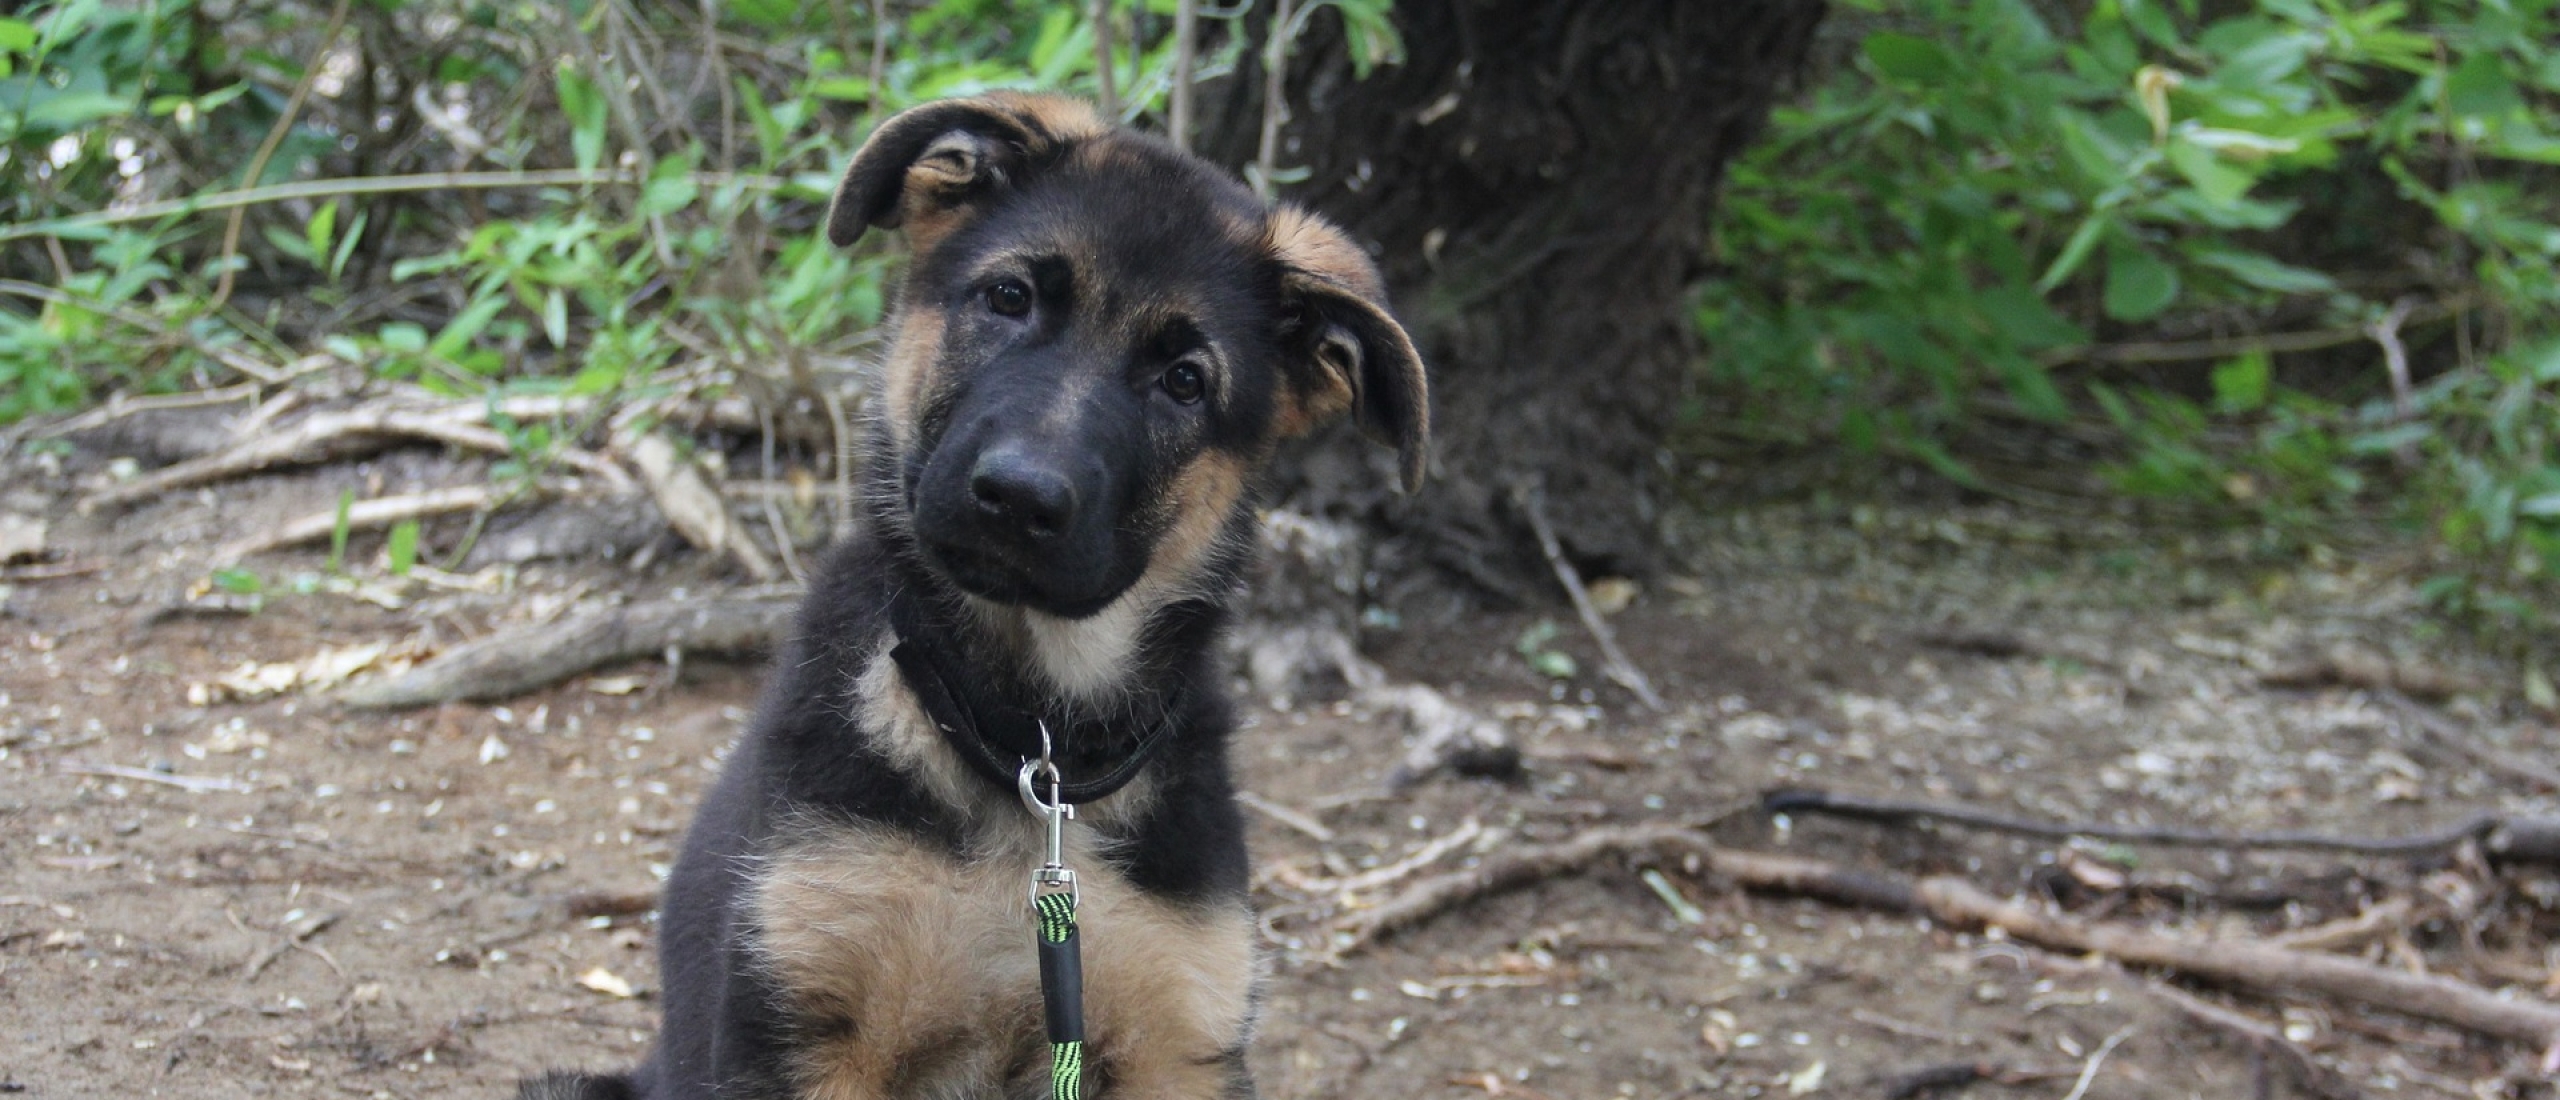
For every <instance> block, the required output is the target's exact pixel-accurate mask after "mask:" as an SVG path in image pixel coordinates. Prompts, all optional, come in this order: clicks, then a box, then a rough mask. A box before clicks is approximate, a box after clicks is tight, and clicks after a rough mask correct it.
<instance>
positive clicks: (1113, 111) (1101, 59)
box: [1085, 0, 1120, 119]
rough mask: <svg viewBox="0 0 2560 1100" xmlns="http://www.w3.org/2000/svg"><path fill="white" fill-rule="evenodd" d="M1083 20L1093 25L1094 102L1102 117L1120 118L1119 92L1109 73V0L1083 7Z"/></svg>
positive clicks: (1100, 0) (1098, 1)
mask: <svg viewBox="0 0 2560 1100" xmlns="http://www.w3.org/2000/svg"><path fill="white" fill-rule="evenodd" d="M1085 19H1086V21H1088V22H1090V23H1092V24H1093V81H1094V96H1093V98H1094V102H1095V105H1096V106H1098V107H1100V108H1101V109H1102V117H1104V118H1107V119H1117V118H1119V117H1120V91H1119V89H1118V88H1117V87H1116V86H1115V85H1114V83H1113V81H1112V75H1113V74H1112V72H1111V0H1092V2H1091V3H1089V4H1087V5H1085Z"/></svg>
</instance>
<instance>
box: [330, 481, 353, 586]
mask: <svg viewBox="0 0 2560 1100" xmlns="http://www.w3.org/2000/svg"><path fill="white" fill-rule="evenodd" d="M355 507H356V491H355V490H353V489H340V490H338V518H337V521H336V522H334V523H331V524H330V525H329V565H328V571H329V572H332V573H335V572H337V571H338V570H339V568H340V567H341V566H343V565H345V564H346V561H347V530H348V526H349V524H348V521H349V520H350V519H351V518H352V516H353V514H354V512H355Z"/></svg>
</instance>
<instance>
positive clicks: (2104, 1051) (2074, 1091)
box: [2062, 1028, 2133, 1100]
mask: <svg viewBox="0 0 2560 1100" xmlns="http://www.w3.org/2000/svg"><path fill="white" fill-rule="evenodd" d="M2131 1034H2133V1029H2132V1028H2122V1029H2119V1030H2118V1031H2116V1033H2115V1034H2113V1035H2109V1036H2107V1041H2106V1042H2103V1043H2100V1044H2098V1049H2097V1051H2096V1052H2094V1053H2092V1054H2090V1055H2089V1060H2088V1061H2087V1062H2086V1063H2084V1064H2082V1065H2081V1067H2080V1080H2079V1081H2078V1082H2076V1083H2074V1084H2073V1085H2072V1086H2071V1091H2070V1092H2069V1093H2067V1094H2065V1095H2064V1096H2063V1098H2062V1100H2080V1098H2081V1097H2083V1096H2087V1095H2089V1082H2091V1081H2095V1080H2097V1079H2098V1067H2099V1066H2102V1065H2105V1064H2106V1063H2107V1055H2110V1054H2113V1053H2115V1050H2116V1045H2117V1044H2119V1043H2122V1042H2124V1037H2125V1036H2127V1035H2131Z"/></svg>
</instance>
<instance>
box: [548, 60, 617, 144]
mask: <svg viewBox="0 0 2560 1100" xmlns="http://www.w3.org/2000/svg"><path fill="white" fill-rule="evenodd" d="M554 84H555V85H556V86H557V87H558V88H559V91H560V113H562V114H564V115H567V116H568V117H569V147H570V150H571V155H572V156H573V157H575V158H576V160H577V164H578V168H579V170H580V171H588V172H591V171H594V170H595V168H596V166H597V165H600V164H603V163H604V127H605V111H606V107H605V100H604V95H603V93H601V92H599V91H597V90H596V86H595V83H594V82H593V81H590V80H588V79H587V78H586V77H585V76H584V75H581V74H580V73H579V72H578V70H577V68H576V67H575V66H573V65H571V64H570V63H569V62H568V60H567V59H565V58H564V59H562V60H561V62H560V68H559V70H558V72H557V73H556V74H555V76H554Z"/></svg>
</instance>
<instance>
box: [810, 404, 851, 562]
mask: <svg viewBox="0 0 2560 1100" xmlns="http://www.w3.org/2000/svg"><path fill="white" fill-rule="evenodd" d="M818 401H819V403H820V404H823V405H825V406H826V409H827V427H828V429H829V430H831V431H833V432H834V433H835V443H836V471H835V472H836V493H835V497H836V498H835V501H834V504H835V508H834V512H835V523H834V524H833V525H832V526H833V531H832V538H833V539H834V541H835V544H836V545H838V546H842V545H844V544H845V543H847V542H851V541H852V540H853V507H854V499H853V463H854V458H855V454H856V452H857V451H858V450H859V448H857V447H856V446H855V445H854V441H853V421H852V418H851V417H848V416H846V415H845V412H844V396H843V395H841V394H839V393H837V392H836V390H835V387H833V386H825V387H821V388H820V389H819V391H818Z"/></svg>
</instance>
